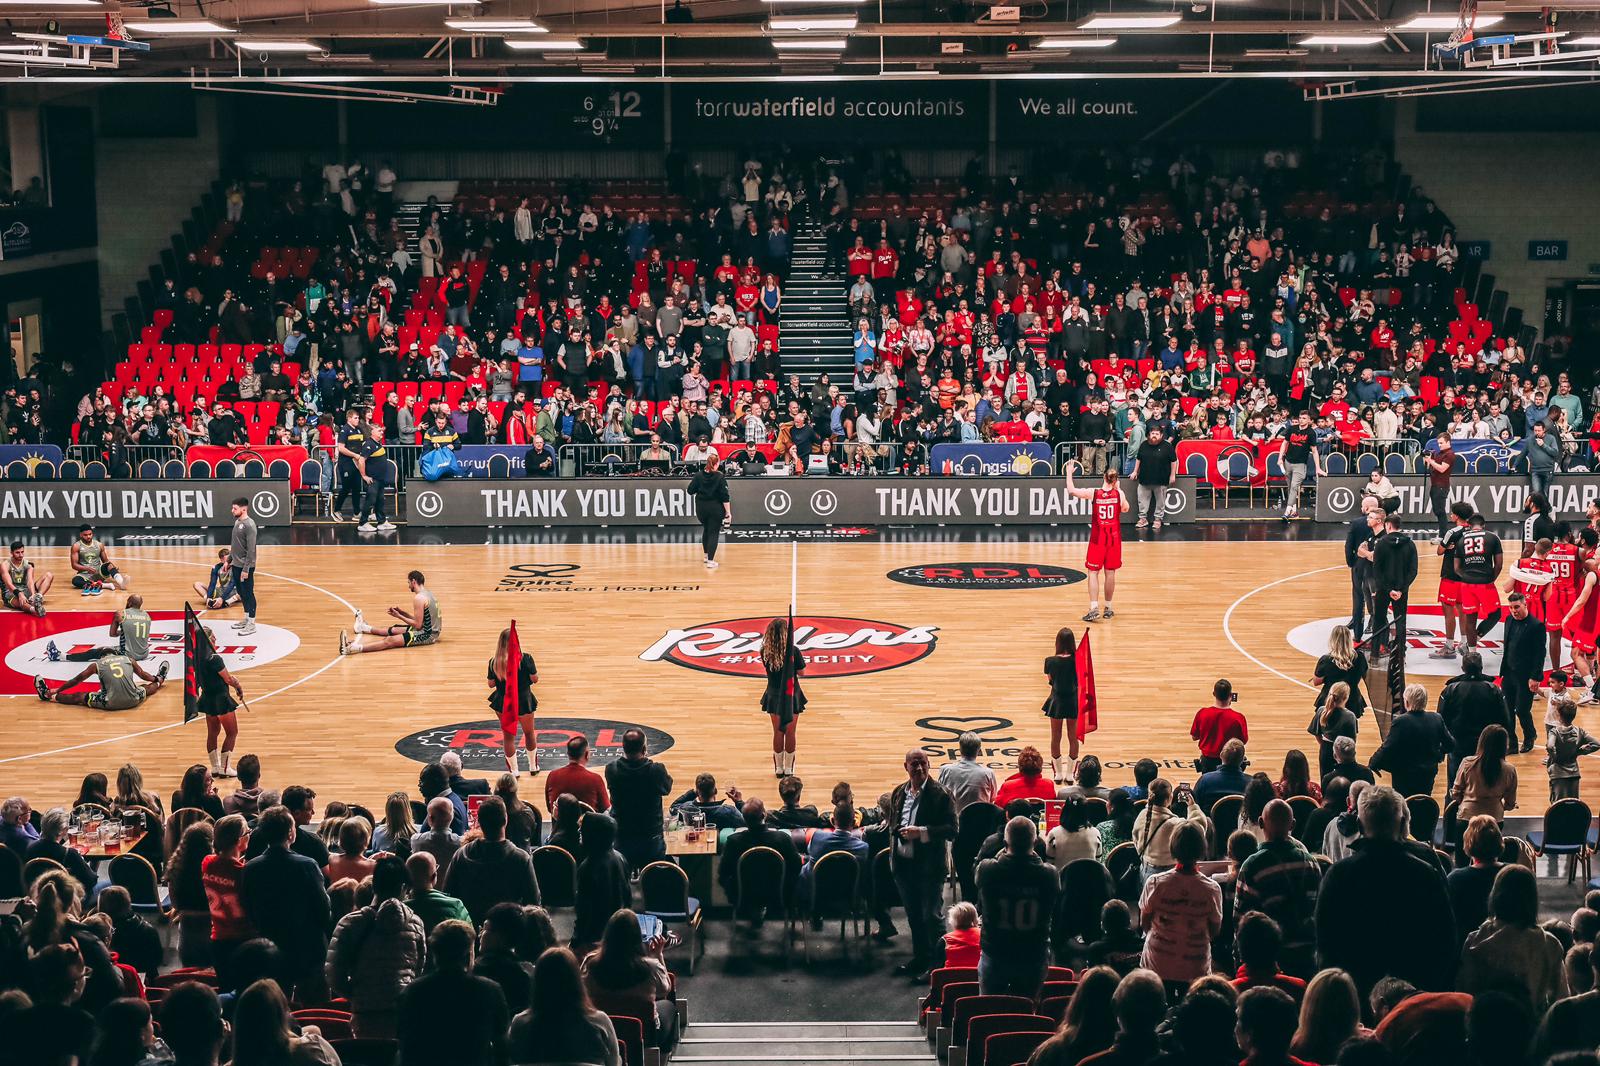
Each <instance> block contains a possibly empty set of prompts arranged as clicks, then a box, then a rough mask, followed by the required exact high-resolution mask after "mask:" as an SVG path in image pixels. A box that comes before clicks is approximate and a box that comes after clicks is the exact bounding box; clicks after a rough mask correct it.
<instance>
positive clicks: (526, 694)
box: [489, 629, 539, 777]
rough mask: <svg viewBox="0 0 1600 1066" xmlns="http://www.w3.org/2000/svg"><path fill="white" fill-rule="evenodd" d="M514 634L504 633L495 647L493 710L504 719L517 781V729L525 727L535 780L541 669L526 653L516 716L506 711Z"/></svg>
mask: <svg viewBox="0 0 1600 1066" xmlns="http://www.w3.org/2000/svg"><path fill="white" fill-rule="evenodd" d="M510 646H511V630H509V629H502V630H501V631H500V642H499V643H498V644H497V645H496V646H495V650H494V658H492V659H490V660H489V689H490V692H489V706H491V707H493V708H494V710H495V713H496V714H497V715H499V717H500V738H501V743H502V746H503V748H504V750H505V755H506V772H507V773H509V774H511V775H512V776H513V777H515V776H516V774H517V726H519V725H520V726H521V727H522V743H523V745H524V746H525V747H526V748H527V749H528V773H529V775H530V776H532V777H537V776H539V745H538V737H539V728H538V725H537V723H536V722H535V721H534V716H535V715H536V714H537V713H538V710H539V701H538V700H536V699H535V698H534V696H533V686H534V684H535V683H536V682H537V681H538V680H539V668H538V667H537V666H535V665H534V663H533V656H531V655H529V654H528V653H527V652H523V653H522V659H521V662H520V664H519V665H518V667H517V707H516V713H514V714H513V713H508V712H507V711H506V667H507V657H508V655H509V653H510Z"/></svg>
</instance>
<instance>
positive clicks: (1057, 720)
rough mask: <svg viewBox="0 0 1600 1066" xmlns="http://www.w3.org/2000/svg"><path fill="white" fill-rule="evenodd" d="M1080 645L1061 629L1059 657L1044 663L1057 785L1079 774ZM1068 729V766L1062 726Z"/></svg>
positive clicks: (1047, 709) (1052, 764)
mask: <svg viewBox="0 0 1600 1066" xmlns="http://www.w3.org/2000/svg"><path fill="white" fill-rule="evenodd" d="M1077 652H1078V642H1077V639H1076V638H1075V637H1073V635H1072V630H1070V629H1067V628H1066V627H1064V626H1063V627H1062V629H1061V631H1060V632H1058V633H1057V634H1056V653H1055V654H1054V655H1052V656H1050V657H1049V658H1047V659H1045V661H1044V674H1045V676H1046V677H1048V678H1049V679H1050V695H1049V697H1048V698H1046V699H1045V701H1044V708H1043V710H1044V716H1045V717H1046V718H1048V719H1050V772H1051V774H1052V775H1053V776H1054V777H1055V780H1056V783H1057V784H1062V783H1064V782H1066V781H1068V780H1070V779H1071V778H1072V777H1073V776H1074V775H1075V774H1076V773H1077V770H1078V660H1077ZM1063 722H1066V723H1069V728H1068V729H1067V763H1066V764H1063V763H1062V761H1061V726H1062V723H1063Z"/></svg>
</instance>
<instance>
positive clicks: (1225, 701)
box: [1189, 678, 1250, 774]
mask: <svg viewBox="0 0 1600 1066" xmlns="http://www.w3.org/2000/svg"><path fill="white" fill-rule="evenodd" d="M1211 694H1212V696H1213V697H1214V698H1213V699H1212V701H1211V706H1209V707H1202V708H1200V709H1199V710H1198V711H1196V712H1195V716H1194V723H1193V724H1192V725H1190V726H1189V735H1190V736H1191V737H1193V738H1194V741H1195V743H1196V744H1198V745H1200V757H1199V758H1198V759H1196V760H1195V762H1194V768H1195V770H1197V771H1198V772H1200V773H1202V774H1205V773H1210V772H1211V771H1212V770H1215V769H1216V768H1217V767H1219V766H1221V765H1222V746H1223V745H1224V744H1226V743H1227V742H1228V741H1230V740H1238V741H1241V742H1243V743H1245V744H1248V743H1250V724H1249V723H1248V722H1246V721H1245V719H1244V715H1242V714H1240V713H1239V711H1238V709H1237V708H1236V707H1234V704H1235V703H1237V702H1239V694H1238V693H1237V692H1235V691H1233V685H1232V684H1231V683H1229V681H1228V679H1227V678H1220V679H1218V681H1217V683H1216V684H1215V685H1213V686H1212V687H1211Z"/></svg>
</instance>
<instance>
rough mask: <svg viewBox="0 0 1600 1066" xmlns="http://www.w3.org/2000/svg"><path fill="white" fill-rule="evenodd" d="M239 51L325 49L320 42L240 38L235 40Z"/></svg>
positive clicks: (301, 52)
mask: <svg viewBox="0 0 1600 1066" xmlns="http://www.w3.org/2000/svg"><path fill="white" fill-rule="evenodd" d="M235 43H236V44H237V45H238V46H239V51H241V52H261V53H271V52H282V53H285V54H298V55H310V54H311V53H312V52H326V51H327V49H326V48H324V47H322V45H320V44H313V43H311V42H310V41H265V40H262V41H252V40H250V39H249V38H241V39H240V40H238V41H237V42H235Z"/></svg>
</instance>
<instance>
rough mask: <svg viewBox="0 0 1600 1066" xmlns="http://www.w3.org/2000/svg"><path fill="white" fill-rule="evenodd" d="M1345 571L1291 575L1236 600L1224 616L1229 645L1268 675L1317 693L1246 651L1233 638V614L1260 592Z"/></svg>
mask: <svg viewBox="0 0 1600 1066" xmlns="http://www.w3.org/2000/svg"><path fill="white" fill-rule="evenodd" d="M1343 569H1344V567H1342V566H1324V567H1321V568H1319V569H1316V570H1307V571H1306V572H1305V573H1303V574H1291V575H1289V576H1288V577H1280V578H1279V579H1278V580H1276V581H1269V582H1267V583H1266V584H1265V585H1257V586H1256V587H1255V588H1253V589H1251V590H1250V591H1249V592H1246V593H1245V594H1244V595H1243V596H1240V597H1239V598H1238V599H1236V600H1234V601H1233V603H1231V604H1229V605H1228V609H1227V611H1225V612H1224V613H1223V615H1222V633H1223V635H1224V636H1225V637H1227V638H1228V643H1229V644H1232V645H1233V650H1234V651H1236V652H1238V653H1239V654H1240V655H1243V656H1244V657H1245V658H1246V659H1249V660H1250V661H1251V662H1253V663H1255V664H1256V665H1257V666H1259V667H1261V669H1263V670H1265V671H1266V672H1267V673H1269V674H1276V675H1277V676H1279V677H1281V678H1283V679H1284V680H1285V681H1287V682H1289V683H1290V684H1293V685H1299V686H1300V687H1301V688H1304V689H1310V690H1311V691H1313V692H1315V691H1317V686H1315V685H1308V684H1306V683H1305V682H1304V681H1302V680H1300V679H1299V678H1298V677H1290V676H1289V675H1288V674H1286V673H1284V672H1283V671H1282V670H1279V669H1277V668H1276V667H1272V666H1268V665H1267V664H1266V663H1264V662H1262V661H1261V660H1260V659H1257V658H1256V657H1255V656H1254V655H1251V654H1250V653H1249V652H1247V651H1245V650H1244V647H1243V646H1242V645H1240V643H1239V642H1238V641H1237V640H1235V639H1234V636H1233V624H1232V623H1233V612H1234V611H1236V610H1238V608H1239V605H1240V604H1242V603H1244V601H1245V600H1248V599H1249V598H1250V597H1251V596H1254V595H1255V594H1256V593H1258V592H1265V591H1267V590H1268V589H1270V588H1276V587H1277V586H1279V585H1282V584H1286V583H1287V582H1290V581H1299V580H1300V579H1301V578H1303V577H1310V576H1312V575H1313V574H1326V573H1327V572H1328V571H1330V570H1343Z"/></svg>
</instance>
